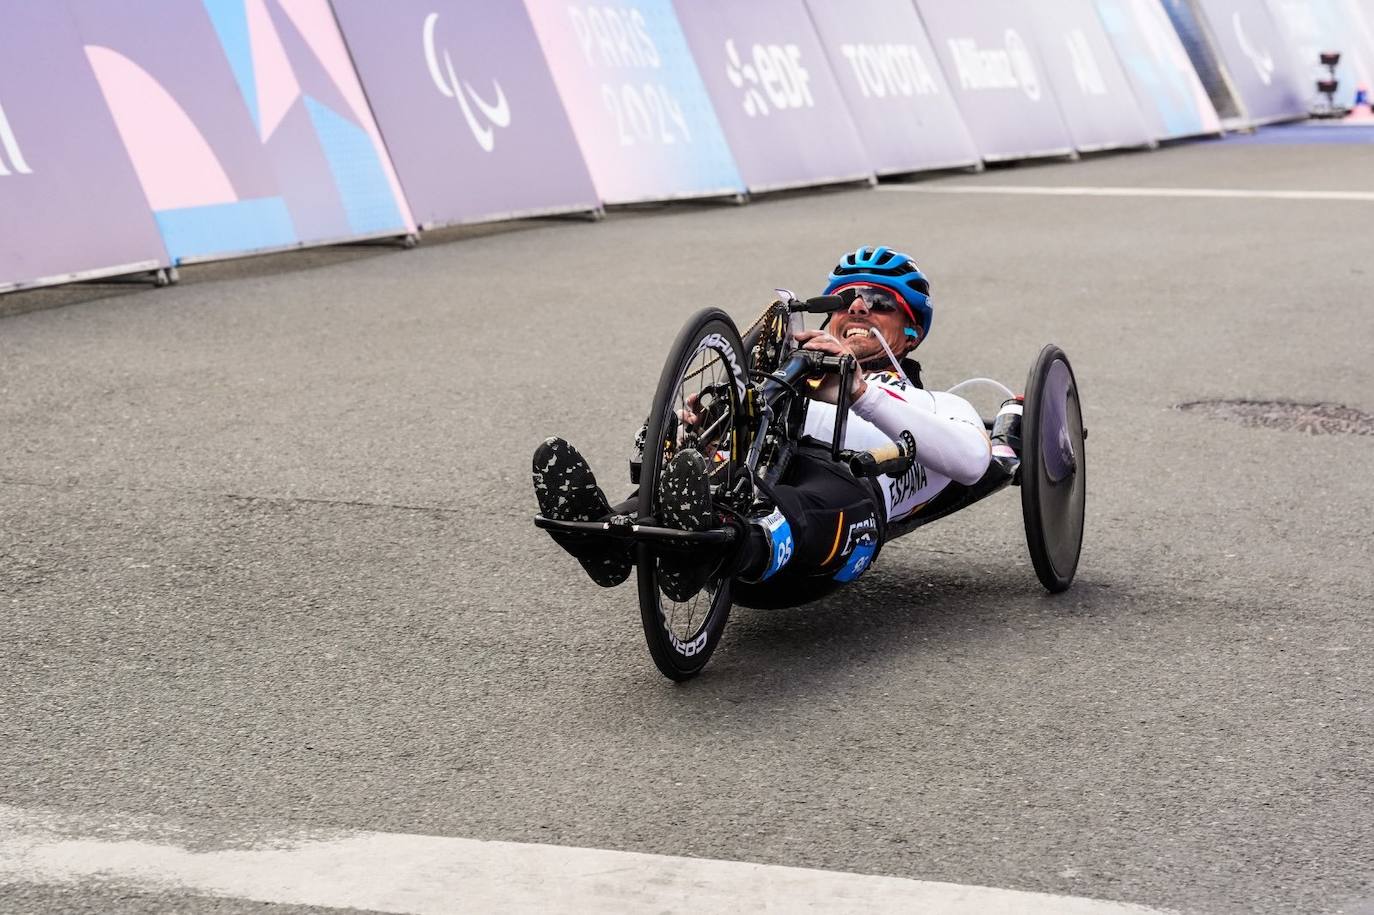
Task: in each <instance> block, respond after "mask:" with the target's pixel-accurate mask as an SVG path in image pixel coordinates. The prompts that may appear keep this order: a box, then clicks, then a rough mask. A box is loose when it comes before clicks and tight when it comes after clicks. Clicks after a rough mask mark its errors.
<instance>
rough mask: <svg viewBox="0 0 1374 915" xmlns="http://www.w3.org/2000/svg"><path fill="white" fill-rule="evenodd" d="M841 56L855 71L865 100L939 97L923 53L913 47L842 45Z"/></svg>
mask: <svg viewBox="0 0 1374 915" xmlns="http://www.w3.org/2000/svg"><path fill="white" fill-rule="evenodd" d="M840 53H841V54H843V55H844V58H845V60H847V61H849V65H850V66H851V67H853V68H854V79H856V80H857V81H858V83H859V89H860V90H862V91H863V94H864V98H886V97H887V96H889V95H893V96H897V95H904V96H906V97H907V98H910V97H911V96H913V95H936V94H938V93H939V91H940V86H939V84H938V83H936V82H935V77H934V76H932V75H931V72H930V68H929V67H928V66H926V62H925V61H924V60H923V59H921V52H920V51H919V50H917V48H916V46H915V45H910V44H842V45H840Z"/></svg>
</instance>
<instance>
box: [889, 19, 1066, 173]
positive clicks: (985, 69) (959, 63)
mask: <svg viewBox="0 0 1374 915" xmlns="http://www.w3.org/2000/svg"><path fill="white" fill-rule="evenodd" d="M916 8H917V9H918V10H919V11H920V14H921V20H922V21H923V22H924V23H925V26H926V33H927V34H928V35H930V40H931V44H933V45H934V46H935V54H936V56H937V57H938V58H939V59H940V65H941V66H942V67H943V68H944V71H945V78H946V79H947V80H949V85H950V88H951V89H952V90H953V91H954V95H955V98H956V99H957V100H958V103H959V111H960V112H961V113H962V114H963V116H964V123H965V124H967V125H968V128H969V132H970V133H972V134H973V140H974V142H975V143H976V144H977V146H978V151H979V153H980V154H981V155H982V157H983V158H984V159H988V160H998V159H1019V158H1026V157H1030V156H1054V155H1065V154H1068V153H1072V152H1073V140H1072V138H1070V136H1069V131H1068V127H1067V126H1065V124H1064V119H1063V118H1062V117H1060V114H1059V105H1058V102H1057V101H1056V99H1055V97H1054V89H1053V87H1052V86H1051V85H1050V80H1049V74H1048V73H1047V72H1046V71H1045V67H1044V64H1043V63H1042V62H1041V60H1040V58H1039V55H1038V54H1037V53H1036V47H1035V28H1034V26H1033V25H1032V24H1031V19H1030V16H1031V13H1030V10H1029V9H1027V8H1026V7H1025V6H1024V5H1023V4H1021V3H1017V2H1014V0H917V3H916Z"/></svg>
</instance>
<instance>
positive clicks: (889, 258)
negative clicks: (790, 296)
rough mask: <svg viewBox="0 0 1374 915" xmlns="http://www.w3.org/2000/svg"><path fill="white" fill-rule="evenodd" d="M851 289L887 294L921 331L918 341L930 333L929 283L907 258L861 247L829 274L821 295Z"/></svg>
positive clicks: (907, 255)
mask: <svg viewBox="0 0 1374 915" xmlns="http://www.w3.org/2000/svg"><path fill="white" fill-rule="evenodd" d="M853 286H878V287H881V288H883V289H886V290H888V291H889V292H891V293H892V294H893V295H895V296H896V297H897V300H898V301H899V302H901V304H902V305H904V306H905V307H906V314H907V318H908V319H909V320H910V321H911V323H912V324H916V325H918V326H919V327H920V328H921V339H922V340H924V339H925V337H926V334H928V333H930V322H931V319H932V318H933V317H934V309H933V308H931V305H930V281H929V280H927V279H926V275H925V274H924V273H922V272H921V268H920V267H917V266H916V262H915V261H913V260H912V259H911V256H910V255H909V254H903V253H901V252H900V251H893V250H892V249H891V248H887V247H883V246H879V247H876V248H871V247H868V246H864V247H862V248H860V249H859V250H857V251H853V252H851V253H849V254H846V255H845V256H844V257H842V258H841V259H840V262H839V264H837V265H836V266H835V269H834V270H832V271H830V282H829V284H828V285H826V287H825V293H824V294H825V295H834V294H835V293H837V292H841V291H843V290H845V289H848V288H850V287H853Z"/></svg>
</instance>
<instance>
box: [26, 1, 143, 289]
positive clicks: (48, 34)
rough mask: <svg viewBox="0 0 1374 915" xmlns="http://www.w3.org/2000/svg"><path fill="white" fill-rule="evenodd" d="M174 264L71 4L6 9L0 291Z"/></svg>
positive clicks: (48, 4)
mask: <svg viewBox="0 0 1374 915" xmlns="http://www.w3.org/2000/svg"><path fill="white" fill-rule="evenodd" d="M36 74H42V78H41V79H39V78H37V77H36ZM167 264H168V259H167V252H166V249H164V248H163V246H162V240H161V239H160V238H159V237H158V232H157V225H156V223H154V222H153V217H152V214H151V213H150V212H149V211H148V201H147V199H145V198H144V196H143V191H142V190H141V189H140V188H139V186H138V177H137V176H136V175H135V174H134V169H133V166H132V165H131V164H130V162H129V157H128V155H127V154H126V153H125V152H124V145H123V144H122V143H121V142H120V140H119V135H118V134H117V133H116V132H115V125H114V122H113V121H112V120H111V119H110V114H109V112H108V111H106V110H105V102H104V100H103V99H102V98H101V97H100V88H99V87H98V86H96V84H95V78H94V77H92V76H91V69H90V67H88V66H87V65H86V58H85V55H84V54H82V51H81V40H80V38H79V37H78V36H77V34H76V29H75V28H74V27H73V26H72V22H71V18H70V16H69V15H68V13H67V10H66V8H65V7H64V6H63V5H62V4H60V3H16V4H10V5H7V6H6V7H5V13H4V27H3V28H0V292H3V291H6V290H10V289H17V288H21V287H24V286H39V285H48V284H51V283H60V282H66V281H69V280H74V279H80V278H85V277H95V276H108V275H113V274H118V273H132V272H134V271H138V270H154V269H157V268H158V267H163V266H166V265H167Z"/></svg>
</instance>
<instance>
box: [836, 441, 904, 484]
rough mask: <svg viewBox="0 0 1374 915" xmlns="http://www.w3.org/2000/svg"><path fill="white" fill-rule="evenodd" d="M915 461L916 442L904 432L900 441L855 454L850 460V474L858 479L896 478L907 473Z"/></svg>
mask: <svg viewBox="0 0 1374 915" xmlns="http://www.w3.org/2000/svg"><path fill="white" fill-rule="evenodd" d="M915 459H916V440H915V439H914V438H912V436H911V433H910V432H903V433H902V437H901V439H900V440H898V441H895V442H892V443H890V444H887V445H882V446H880V447H877V448H870V449H868V450H867V451H859V452H855V453H853V454H852V455H851V456H850V458H849V472H850V473H852V474H854V476H856V477H876V476H880V475H882V474H888V475H891V476H896V475H899V474H903V473H906V472H907V470H908V469H909V468H910V467H911V462H912V461H914V460H915Z"/></svg>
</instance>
